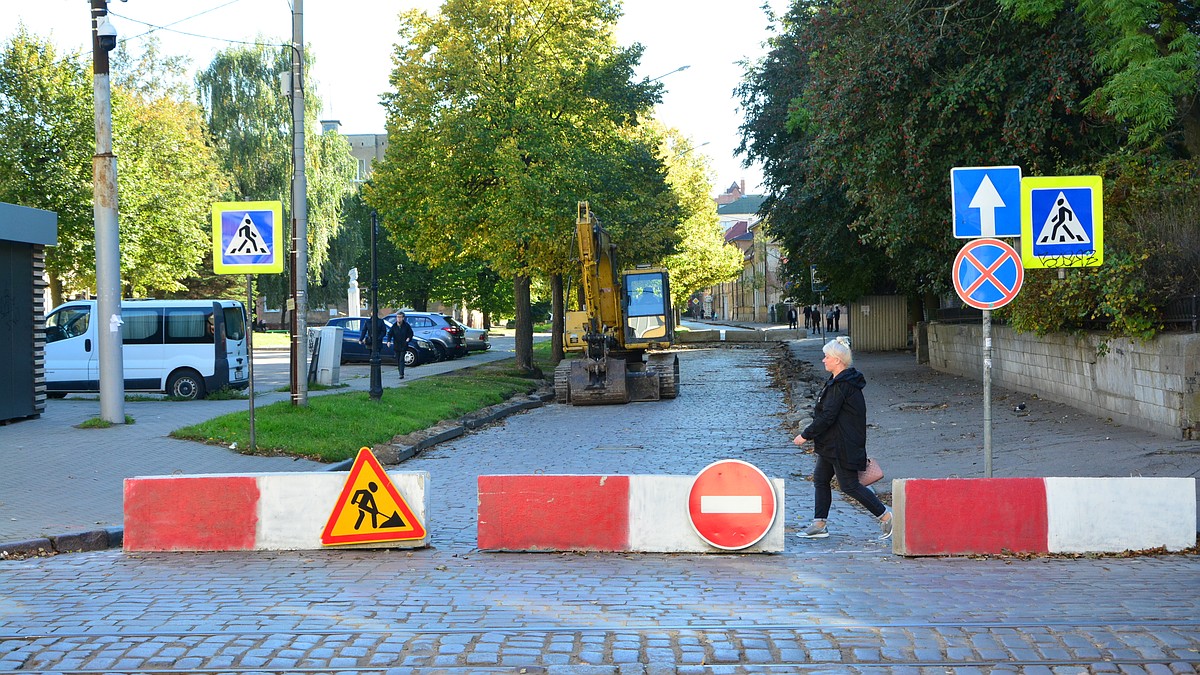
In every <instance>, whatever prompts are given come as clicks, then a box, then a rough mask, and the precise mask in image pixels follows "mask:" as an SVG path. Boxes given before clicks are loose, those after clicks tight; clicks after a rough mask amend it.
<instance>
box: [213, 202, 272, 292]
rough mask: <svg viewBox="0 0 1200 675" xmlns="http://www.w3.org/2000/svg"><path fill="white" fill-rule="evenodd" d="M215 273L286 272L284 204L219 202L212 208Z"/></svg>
mask: <svg viewBox="0 0 1200 675" xmlns="http://www.w3.org/2000/svg"><path fill="white" fill-rule="evenodd" d="M212 227H213V272H215V273H217V274H278V273H279V272H282V271H283V205H282V204H281V203H280V202H217V203H215V204H213V208H212Z"/></svg>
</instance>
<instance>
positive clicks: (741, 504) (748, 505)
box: [700, 495, 763, 513]
mask: <svg viewBox="0 0 1200 675" xmlns="http://www.w3.org/2000/svg"><path fill="white" fill-rule="evenodd" d="M762 510H763V509H762V495H752V496H750V495H748V496H735V495H710V496H701V497H700V513H762Z"/></svg>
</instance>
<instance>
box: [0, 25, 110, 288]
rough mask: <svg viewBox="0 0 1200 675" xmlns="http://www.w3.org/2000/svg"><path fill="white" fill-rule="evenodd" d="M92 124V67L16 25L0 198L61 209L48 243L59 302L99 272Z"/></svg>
mask: <svg viewBox="0 0 1200 675" xmlns="http://www.w3.org/2000/svg"><path fill="white" fill-rule="evenodd" d="M93 129H94V122H93V116H92V85H91V81H90V77H89V71H88V69H85V68H84V67H83V66H82V65H80V63H79V62H78V61H77V60H75V59H70V58H63V57H62V56H61V55H59V54H58V53H57V52H56V51H55V49H54V46H53V44H52V43H51V42H50V41H49V40H46V39H42V38H39V37H37V36H35V35H33V34H31V33H30V32H29V31H28V30H26V29H25V28H24V27H21V28H19V29H18V31H17V33H16V35H14V36H13V37H12V38H11V39H10V40H9V42H8V43H7V44H6V45H5V46H4V51H3V53H2V54H0V201H5V202H10V203H13V204H19V205H22V206H30V207H34V208H39V209H45V210H47V211H54V212H56V213H57V214H58V245H57V246H52V247H48V248H47V249H46V269H47V271H48V272H49V273H50V279H51V288H52V290H53V292H54V295H55V298H54V300H55V302H56V303H57V302H61V301H62V298H63V289H64V287H65V288H67V289H75V288H86V287H87V279H88V272H89V267H90V270H91V271H92V273H93V275H94V269H95V265H94V263H93V264H91V265H89V262H90V261H94V260H95V237H94V235H93V231H94V230H93V226H92V154H93V153H94V152H95V147H96V146H95V135H94V132H93Z"/></svg>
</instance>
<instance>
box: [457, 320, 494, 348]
mask: <svg viewBox="0 0 1200 675" xmlns="http://www.w3.org/2000/svg"><path fill="white" fill-rule="evenodd" d="M455 323H458V327H459V328H462V330H463V346H465V347H466V348H467V351H468V352H483V351H487V350H489V349H491V348H492V343H491V342H489V341H488V332H487V331H486V330H484V329H482V328H470V327H468V326H465V325H463V324H462V323H459V322H457V321H455Z"/></svg>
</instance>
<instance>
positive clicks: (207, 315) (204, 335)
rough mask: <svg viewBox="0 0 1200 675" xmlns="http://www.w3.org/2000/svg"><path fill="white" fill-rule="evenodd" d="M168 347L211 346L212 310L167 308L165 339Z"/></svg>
mask: <svg viewBox="0 0 1200 675" xmlns="http://www.w3.org/2000/svg"><path fill="white" fill-rule="evenodd" d="M166 343H167V344H169V345H180V344H185V345H186V344H196V345H203V344H212V343H213V324H212V310H211V309H201V308H199V307H169V308H167V339H166Z"/></svg>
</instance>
